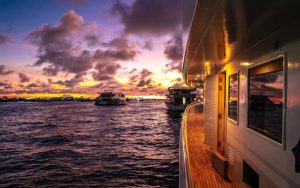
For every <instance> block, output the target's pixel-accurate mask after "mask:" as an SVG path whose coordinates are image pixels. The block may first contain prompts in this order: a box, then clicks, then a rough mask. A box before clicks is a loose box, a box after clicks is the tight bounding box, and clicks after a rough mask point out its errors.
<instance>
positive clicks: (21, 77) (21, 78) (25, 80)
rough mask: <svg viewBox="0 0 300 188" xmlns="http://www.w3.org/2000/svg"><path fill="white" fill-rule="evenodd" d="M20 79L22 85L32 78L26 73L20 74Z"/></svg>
mask: <svg viewBox="0 0 300 188" xmlns="http://www.w3.org/2000/svg"><path fill="white" fill-rule="evenodd" d="M19 79H20V82H21V83H24V82H29V81H30V78H29V77H28V76H27V75H26V74H24V73H19Z"/></svg>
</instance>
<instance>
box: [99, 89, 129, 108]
mask: <svg viewBox="0 0 300 188" xmlns="http://www.w3.org/2000/svg"><path fill="white" fill-rule="evenodd" d="M125 101H126V98H125V95H124V94H123V93H113V92H107V91H105V92H103V93H100V95H99V96H98V97H97V98H96V101H95V105H98V106H105V105H116V106H118V105H125V104H126V103H125Z"/></svg>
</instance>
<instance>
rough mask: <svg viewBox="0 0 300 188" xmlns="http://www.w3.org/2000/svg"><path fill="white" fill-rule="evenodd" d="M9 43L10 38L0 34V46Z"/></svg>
mask: <svg viewBox="0 0 300 188" xmlns="http://www.w3.org/2000/svg"><path fill="white" fill-rule="evenodd" d="M9 41H10V37H9V36H7V35H1V34H0V45H1V44H6V43H8V42H9Z"/></svg>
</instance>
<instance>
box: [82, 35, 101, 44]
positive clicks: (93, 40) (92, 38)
mask: <svg viewBox="0 0 300 188" xmlns="http://www.w3.org/2000/svg"><path fill="white" fill-rule="evenodd" d="M84 39H85V40H86V42H87V44H88V45H89V46H96V45H98V44H99V43H100V40H99V38H98V36H97V35H96V34H86V35H85V37H84Z"/></svg>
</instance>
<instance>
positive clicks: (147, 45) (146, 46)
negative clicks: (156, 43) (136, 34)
mask: <svg viewBox="0 0 300 188" xmlns="http://www.w3.org/2000/svg"><path fill="white" fill-rule="evenodd" d="M143 48H144V49H146V50H152V49H153V43H152V41H151V40H147V41H145V42H144V44H143Z"/></svg>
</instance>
